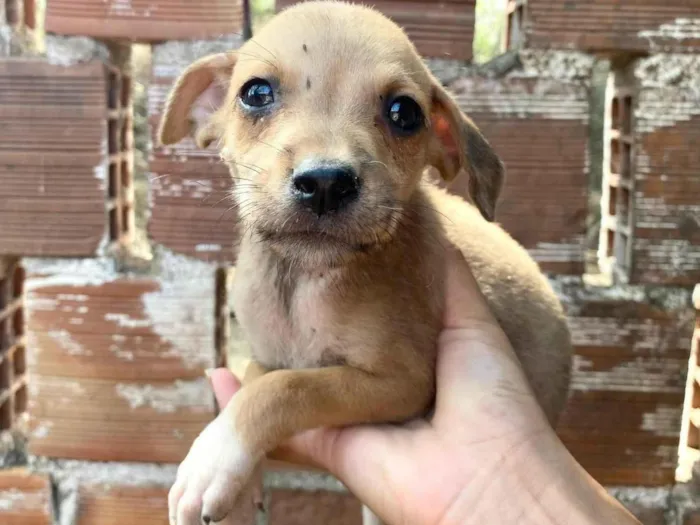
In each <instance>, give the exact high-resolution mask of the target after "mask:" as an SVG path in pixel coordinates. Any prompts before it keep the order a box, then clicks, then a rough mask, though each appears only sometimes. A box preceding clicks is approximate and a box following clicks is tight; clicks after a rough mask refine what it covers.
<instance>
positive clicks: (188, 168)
mask: <svg viewBox="0 0 700 525" xmlns="http://www.w3.org/2000/svg"><path fill="white" fill-rule="evenodd" d="M241 43H242V39H241V38H240V37H239V36H237V35H232V36H229V37H223V38H221V39H219V40H215V41H200V42H180V41H176V42H168V43H165V44H161V45H157V46H154V49H153V65H152V78H151V84H150V87H149V92H148V95H149V122H150V123H151V128H152V130H153V132H154V134H155V132H156V130H157V129H158V124H159V122H160V119H161V116H162V111H163V107H164V105H165V101H166V98H167V96H168V93H169V91H170V88H171V86H172V84H173V82H174V81H175V79H176V78H177V77H178V75H179V74H180V73H181V72H182V71H183V70H184V68H186V67H187V66H188V65H189V64H191V63H192V62H194V61H195V60H197V59H198V58H201V57H203V56H206V55H208V54H210V53H217V52H221V51H226V50H231V49H236V48H237V47H239V46H240V45H241ZM153 144H154V147H153V152H152V155H151V159H150V172H151V173H150V176H149V179H150V180H149V182H150V185H149V192H150V201H151V203H152V208H151V215H150V221H149V225H148V229H149V234H150V236H151V238H152V239H153V240H154V241H155V242H157V243H159V244H162V245H163V246H166V247H168V248H169V249H172V250H174V251H176V252H178V253H183V254H186V255H189V256H192V257H196V258H198V259H203V260H208V261H213V262H218V263H232V262H233V261H234V260H235V255H236V251H235V247H236V244H237V240H238V239H237V211H236V209H235V208H233V205H234V203H233V202H232V200H231V198H230V191H231V176H230V174H229V171H228V168H227V167H226V166H225V165H224V164H223V163H222V162H221V160H220V158H219V154H218V152H217V151H215V149H214V147H213V146H212V147H211V148H210V149H207V150H200V149H198V148H197V146H196V145H195V144H194V141H192V140H191V139H185V140H183V141H182V142H180V143H178V144H176V145H173V146H169V147H160V146H159V145H158V141H157V137H156V136H155V135H154V136H153Z"/></svg>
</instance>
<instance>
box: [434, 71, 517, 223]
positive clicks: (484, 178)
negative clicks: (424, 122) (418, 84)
mask: <svg viewBox="0 0 700 525" xmlns="http://www.w3.org/2000/svg"><path fill="white" fill-rule="evenodd" d="M432 91H433V92H432V111H431V115H430V123H431V128H432V130H433V135H434V136H433V142H432V144H431V149H430V163H431V165H432V166H434V167H435V168H437V170H438V171H439V172H440V175H441V176H442V178H443V180H445V181H446V182H450V181H452V180H453V179H454V178H455V177H456V176H457V174H458V173H459V172H460V171H461V170H464V171H466V172H467V174H468V175H469V181H468V185H469V196H470V197H471V199H472V201H473V202H474V204H475V205H476V207H477V208H479V211H480V212H481V214H482V215H483V216H484V218H485V219H486V220H488V221H493V220H494V218H495V216H496V203H497V201H498V197H499V195H500V193H501V189H502V187H503V182H504V179H505V168H504V166H503V163H502V162H501V159H500V158H498V155H496V152H495V151H494V150H493V148H492V147H491V145H490V144H489V143H488V141H487V140H486V139H485V138H484V136H483V135H482V134H481V132H480V131H479V130H478V129H477V127H476V125H474V123H473V122H472V121H471V120H470V119H469V117H467V116H466V115H465V114H464V113H463V112H462V111H461V110H460V109H459V106H458V105H457V103H456V102H455V100H454V99H453V98H452V96H451V95H450V94H449V93H448V92H447V91H446V90H445V88H443V87H442V85H441V84H440V83H439V82H438V81H437V80H434V81H433V87H432Z"/></svg>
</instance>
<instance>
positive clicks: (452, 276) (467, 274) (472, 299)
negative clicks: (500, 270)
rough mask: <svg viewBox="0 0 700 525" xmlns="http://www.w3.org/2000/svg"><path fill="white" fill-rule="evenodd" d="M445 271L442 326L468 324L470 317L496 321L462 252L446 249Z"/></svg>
mask: <svg viewBox="0 0 700 525" xmlns="http://www.w3.org/2000/svg"><path fill="white" fill-rule="evenodd" d="M446 263H447V268H446V274H445V313H444V318H443V325H444V328H445V329H447V330H449V329H460V328H469V327H470V326H472V325H473V324H474V323H473V321H477V322H483V323H488V324H493V325H496V326H497V325H498V323H497V322H496V319H495V318H494V316H493V314H492V313H491V310H490V309H489V307H488V304H487V303H486V299H485V298H484V295H483V294H482V292H481V289H480V288H479V285H478V284H477V282H476V279H475V278H474V275H473V274H472V272H471V269H470V268H469V265H468V264H467V262H466V261H465V260H464V257H463V256H462V254H461V253H460V252H459V251H458V250H456V249H453V250H448V252H447V258H446Z"/></svg>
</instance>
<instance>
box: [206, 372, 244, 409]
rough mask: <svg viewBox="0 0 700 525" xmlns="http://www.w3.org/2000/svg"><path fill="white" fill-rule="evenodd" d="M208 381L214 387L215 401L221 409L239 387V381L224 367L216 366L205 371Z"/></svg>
mask: <svg viewBox="0 0 700 525" xmlns="http://www.w3.org/2000/svg"><path fill="white" fill-rule="evenodd" d="M207 376H208V378H209V382H210V383H211V386H212V388H213V389H214V395H215V396H216V402H217V403H218V405H219V408H220V409H223V408H224V407H225V406H226V405H227V404H228V402H229V401H230V400H231V398H232V397H233V395H234V394H235V393H236V392H238V390H240V388H241V382H240V381H239V380H238V379H237V378H236V376H234V375H233V374H232V373H231V371H230V370H228V369H226V368H217V369H216V370H211V371H208V372H207Z"/></svg>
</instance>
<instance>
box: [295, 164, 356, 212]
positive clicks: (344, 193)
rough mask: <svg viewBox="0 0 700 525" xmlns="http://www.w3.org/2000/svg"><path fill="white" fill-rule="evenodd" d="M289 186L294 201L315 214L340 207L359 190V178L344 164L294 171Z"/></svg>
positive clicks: (348, 202)
mask: <svg viewBox="0 0 700 525" xmlns="http://www.w3.org/2000/svg"><path fill="white" fill-rule="evenodd" d="M292 186H293V189H294V197H295V198H296V200H297V202H298V203H299V204H300V205H301V206H303V207H304V208H306V209H308V210H310V211H311V212H313V213H314V214H316V215H317V216H319V217H321V216H322V215H326V214H328V213H330V212H336V211H340V210H341V209H343V208H344V207H346V206H347V205H348V204H350V203H351V202H352V201H354V200H356V199H357V197H358V196H359V194H360V179H359V177H358V176H357V174H356V173H355V171H354V170H353V169H352V168H349V167H346V166H334V167H330V166H327V167H317V168H313V169H309V170H305V171H301V172H295V174H294V176H293V177H292Z"/></svg>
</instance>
